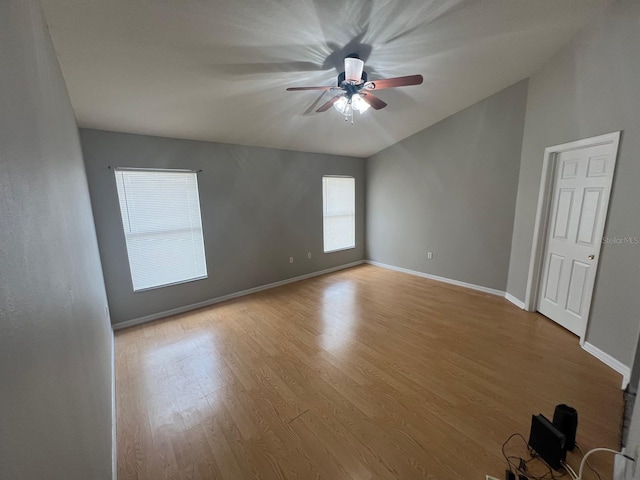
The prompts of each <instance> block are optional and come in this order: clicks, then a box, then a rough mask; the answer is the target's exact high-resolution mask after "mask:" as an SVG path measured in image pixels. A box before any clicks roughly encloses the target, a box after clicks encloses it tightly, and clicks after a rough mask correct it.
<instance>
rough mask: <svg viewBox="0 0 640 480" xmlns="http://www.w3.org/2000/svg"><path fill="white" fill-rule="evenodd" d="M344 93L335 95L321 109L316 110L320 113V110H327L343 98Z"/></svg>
mask: <svg viewBox="0 0 640 480" xmlns="http://www.w3.org/2000/svg"><path fill="white" fill-rule="evenodd" d="M342 97H343V95H342V94H340V95H336V96H335V97H333V98H332V99H331V100H329V101H328V102H327V103H325V104H324V105H322V106H321V107H320V108H319V109H317V110H316V112H318V113H320V112H326V111H327V110H329V109H330V108H331V107H332V106H333V104H334V103H336V102H337V101H338V100H339V99H340V98H342Z"/></svg>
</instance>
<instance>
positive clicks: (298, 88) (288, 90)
mask: <svg viewBox="0 0 640 480" xmlns="http://www.w3.org/2000/svg"><path fill="white" fill-rule="evenodd" d="M301 90H340V87H289V88H287V92H298V91H301Z"/></svg>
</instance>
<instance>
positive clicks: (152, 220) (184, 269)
mask: <svg viewBox="0 0 640 480" xmlns="http://www.w3.org/2000/svg"><path fill="white" fill-rule="evenodd" d="M115 174H116V184H117V187H118V198H119V200H120V213H121V214H122V226H123V228H124V235H125V238H126V241H127V254H128V256H129V268H130V269H131V279H132V281H133V291H134V292H138V291H140V290H146V289H149V288H155V287H161V286H166V285H172V284H176V283H183V282H189V281H192V280H199V279H201V278H206V277H207V266H206V261H205V254H204V239H203V237H202V220H201V217H200V200H199V198H198V179H197V174H196V173H195V172H191V171H182V170H134V169H120V168H118V169H116V170H115Z"/></svg>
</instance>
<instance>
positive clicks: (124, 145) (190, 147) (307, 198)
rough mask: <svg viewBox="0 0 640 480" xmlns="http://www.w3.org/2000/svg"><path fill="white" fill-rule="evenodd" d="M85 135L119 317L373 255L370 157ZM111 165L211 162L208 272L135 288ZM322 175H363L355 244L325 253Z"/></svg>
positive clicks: (203, 198) (204, 187)
mask: <svg viewBox="0 0 640 480" xmlns="http://www.w3.org/2000/svg"><path fill="white" fill-rule="evenodd" d="M80 136H81V142H82V148H83V151H84V158H85V163H86V167H87V176H88V178H89V187H90V191H91V200H92V204H93V212H94V216H95V220H96V230H97V233H98V241H99V245H100V255H101V258H102V266H103V270H104V276H105V283H106V286H107V293H108V297H109V307H110V311H111V318H112V322H113V323H114V324H117V323H120V322H123V321H127V320H132V319H137V318H141V317H144V316H147V315H152V314H156V313H159V312H164V311H167V310H171V309H175V308H180V307H183V306H186V305H191V304H193V303H197V302H202V301H205V300H209V299H212V298H216V297H219V296H222V295H226V294H230V293H234V292H238V291H241V290H245V289H249V288H252V287H256V286H260V285H265V284H268V283H272V282H276V281H279V280H284V279H287V278H291V277H295V276H298V275H303V274H306V273H311V272H316V271H319V270H324V269H327V268H330V267H335V266H338V265H343V264H346V263H350V262H354V261H358V260H362V259H363V258H364V198H365V197H364V180H365V175H364V172H365V161H364V160H363V159H359V158H351V157H338V156H332V155H320V154H310V153H300V152H291V151H284V150H275V149H268V148H256V147H243V146H237V145H226V144H218V143H210V142H198V141H190V140H176V139H171V138H161V137H150V136H145V135H131V134H124V133H114V132H105V131H99V130H84V129H82V130H81V131H80ZM109 166H112V167H115V166H119V167H155V168H189V169H194V170H199V169H202V170H203V171H202V173H200V174H199V175H198V187H199V191H200V204H201V212H202V226H203V230H204V241H205V251H206V257H207V270H208V273H209V278H207V279H205V280H199V281H195V282H189V283H184V284H181V285H174V286H170V287H164V288H159V289H155V290H149V291H145V292H138V293H133V288H132V285H131V275H130V272H129V263H128V260H127V250H126V244H125V239H124V233H123V229H122V221H121V218H120V211H119V207H118V197H117V192H116V184H115V178H114V174H113V171H112V170H109V168H108V167H109ZM322 175H352V176H354V177H355V179H356V248H355V249H351V250H345V251H341V252H336V253H330V254H325V253H323V248H322ZM307 252H311V254H312V258H311V259H310V260H308V259H307ZM290 256H292V257H294V263H293V264H290V263H289V257H290Z"/></svg>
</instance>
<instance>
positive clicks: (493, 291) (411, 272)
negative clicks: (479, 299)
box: [366, 260, 505, 297]
mask: <svg viewBox="0 0 640 480" xmlns="http://www.w3.org/2000/svg"><path fill="white" fill-rule="evenodd" d="M366 263H368V264H370V265H375V266H376V267H382V268H388V269H389V270H395V271H396V272H402V273H408V274H409V275H416V276H418V277H422V278H428V279H429V280H436V281H438V282H443V283H449V284H451V285H456V286H458V287H464V288H470V289H472V290H478V291H479V292H484V293H489V294H491V295H498V296H500V297H504V296H505V292H503V291H502V290H496V289H495V288H489V287H483V286H481V285H474V284H473V283H467V282H461V281H459V280H453V279H452V278H446V277H439V276H437V275H431V274H429V273H424V272H418V271H416V270H409V269H408V268H402V267H396V266H393V265H387V264H386V263H380V262H374V261H373V260H366Z"/></svg>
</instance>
